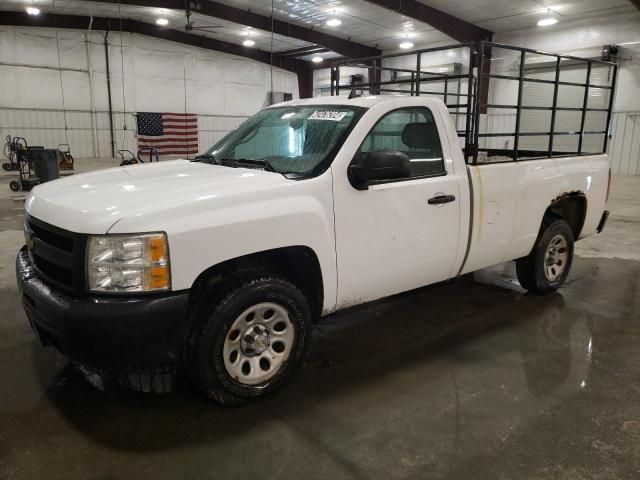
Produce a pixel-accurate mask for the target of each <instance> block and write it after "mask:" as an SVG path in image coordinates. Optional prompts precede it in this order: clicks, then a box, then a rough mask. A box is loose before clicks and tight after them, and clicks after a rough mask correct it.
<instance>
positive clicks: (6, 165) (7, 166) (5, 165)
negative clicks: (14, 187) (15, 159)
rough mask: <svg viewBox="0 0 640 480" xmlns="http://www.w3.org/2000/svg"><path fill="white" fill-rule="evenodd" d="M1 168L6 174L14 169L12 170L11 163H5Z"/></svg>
mask: <svg viewBox="0 0 640 480" xmlns="http://www.w3.org/2000/svg"><path fill="white" fill-rule="evenodd" d="M2 168H3V169H4V170H6V171H7V172H10V171H12V170H13V169H14V168H13V164H12V163H9V162H7V163H3V164H2Z"/></svg>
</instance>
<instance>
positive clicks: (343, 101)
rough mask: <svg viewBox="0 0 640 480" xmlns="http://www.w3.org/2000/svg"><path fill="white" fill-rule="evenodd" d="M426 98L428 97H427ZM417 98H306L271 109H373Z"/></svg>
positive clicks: (413, 100) (279, 104)
mask: <svg viewBox="0 0 640 480" xmlns="http://www.w3.org/2000/svg"><path fill="white" fill-rule="evenodd" d="M425 98H426V97H425ZM415 99H416V97H411V96H407V95H404V96H398V95H367V96H362V97H356V98H351V99H349V98H346V97H338V96H334V97H316V98H305V99H301V100H290V101H288V102H282V103H276V104H274V105H271V106H270V107H269V108H273V107H288V106H292V107H297V106H299V105H353V106H354V107H365V108H371V107H373V106H374V105H377V104H378V103H383V102H394V103H396V104H397V103H400V104H402V103H404V102H406V103H407V104H409V103H410V104H415Z"/></svg>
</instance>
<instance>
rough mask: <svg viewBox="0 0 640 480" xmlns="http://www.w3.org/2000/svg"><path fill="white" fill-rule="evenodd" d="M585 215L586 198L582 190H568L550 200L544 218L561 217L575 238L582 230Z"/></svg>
mask: <svg viewBox="0 0 640 480" xmlns="http://www.w3.org/2000/svg"><path fill="white" fill-rule="evenodd" d="M586 215H587V198H586V197H585V196H584V193H582V192H569V193H565V194H562V195H560V196H559V197H557V198H556V199H554V200H553V202H551V205H549V207H548V208H547V210H546V212H545V213H544V218H545V219H547V218H561V219H563V220H564V221H565V222H567V223H568V224H569V226H570V227H571V231H572V232H573V238H574V239H577V238H578V236H579V235H580V232H581V231H582V227H583V225H584V219H585V216H586Z"/></svg>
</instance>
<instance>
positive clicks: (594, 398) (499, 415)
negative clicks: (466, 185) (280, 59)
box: [0, 177, 640, 480]
mask: <svg viewBox="0 0 640 480" xmlns="http://www.w3.org/2000/svg"><path fill="white" fill-rule="evenodd" d="M0 180H5V179H0ZM2 183H6V182H4V181H3V182H2ZM2 187H4V186H3V185H0V188H2ZM7 190H8V188H7ZM21 202H22V200H21V198H20V195H8V194H4V193H3V194H2V195H0V478H1V479H31V478H33V479H36V478H38V479H40V478H45V477H46V478H48V479H69V478H82V479H96V480H97V479H101V480H106V479H115V478H158V479H164V478H167V479H177V478H186V479H196V478H198V479H199V478H212V479H213V478H215V479H223V478H236V479H251V478H261V479H265V478H287V477H288V478H292V479H296V478H323V479H326V478H330V479H342V478H345V479H347V478H349V479H369V478H371V479H385V480H386V479H412V478H415V479H426V478H428V479H455V480H463V479H474V480H475V479H505V480H514V479H518V480H529V479H531V480H533V479H536V480H538V479H571V480H582V479H626V478H629V479H637V478H640V402H638V398H639V396H640V383H639V379H640V241H639V240H640V177H634V178H623V177H619V178H615V179H614V184H613V194H612V199H611V202H610V208H611V210H612V211H613V213H612V216H611V219H610V223H609V225H608V227H607V229H606V230H605V232H604V233H603V234H602V235H600V236H598V237H595V238H593V239H589V240H585V241H583V242H580V244H579V246H578V248H577V253H578V255H579V258H577V259H576V261H575V263H574V268H573V271H572V273H571V275H570V277H569V280H568V283H567V284H566V286H565V287H564V288H562V289H561V290H560V292H559V293H557V294H554V295H550V296H546V297H535V296H530V295H525V294H523V293H522V290H521V289H520V287H519V286H518V284H517V282H516V281H515V279H514V271H513V265H512V264H505V265H500V266H498V267H495V268H492V269H488V270H485V271H482V272H479V273H477V274H476V275H475V278H469V277H467V278H464V279H460V280H457V281H455V282H451V283H448V284H444V285H438V286H433V287H428V288H424V289H421V290H418V291H415V292H411V293H407V294H403V295H399V296H396V297H393V298H391V299H387V300H385V301H381V302H376V303H374V304H371V305H368V306H366V307H364V308H360V309H358V310H353V311H349V312H347V313H343V314H340V315H336V316H333V317H330V318H327V319H325V320H324V321H322V322H321V323H320V324H319V325H318V326H317V327H316V328H315V330H314V335H313V347H312V351H311V353H310V356H309V359H308V360H307V361H306V363H305V364H304V365H303V366H302V368H301V369H300V370H299V371H298V373H297V374H296V375H295V376H294V378H293V380H292V382H290V383H289V384H288V385H287V386H286V387H285V388H283V389H281V390H280V391H279V392H277V393H276V394H274V395H273V396H271V397H269V398H267V399H265V400H264V401H261V402H259V403H256V404H253V405H250V406H248V407H244V408H239V409H229V408H223V407H220V406H218V405H217V404H215V403H212V402H209V401H207V400H206V399H204V398H202V397H201V396H200V395H199V394H198V393H196V392H195V391H194V390H192V388H191V387H190V386H189V385H188V384H186V383H184V382H183V383H182V384H181V385H180V386H179V388H178V391H177V392H176V393H174V394H170V395H145V394H135V393H131V392H124V391H101V390H99V389H96V388H94V387H92V386H91V385H90V382H88V381H87V380H89V381H92V380H93V381H94V383H96V382H95V380H96V379H91V378H88V379H87V377H86V376H85V375H83V374H82V373H81V372H80V371H78V370H77V369H76V368H74V367H73V366H72V365H69V364H68V363H67V362H66V361H65V359H64V358H63V357H61V356H60V355H59V354H57V353H56V352H54V351H52V350H50V349H43V348H41V347H40V346H38V345H37V344H36V342H35V340H34V338H33V335H32V334H31V331H30V329H29V327H28V325H27V321H26V318H25V315H24V313H23V311H22V309H21V307H20V305H19V304H18V299H17V293H16V288H15V286H14V273H13V258H14V255H15V252H16V250H17V248H18V247H19V245H21V244H22V233H21V223H22V217H21Z"/></svg>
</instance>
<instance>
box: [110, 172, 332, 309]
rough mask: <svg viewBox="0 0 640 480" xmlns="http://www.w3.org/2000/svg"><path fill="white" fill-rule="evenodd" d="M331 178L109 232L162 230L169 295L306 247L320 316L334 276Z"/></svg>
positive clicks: (131, 221) (328, 303) (214, 201)
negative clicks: (277, 252) (275, 252)
mask: <svg viewBox="0 0 640 480" xmlns="http://www.w3.org/2000/svg"><path fill="white" fill-rule="evenodd" d="M330 182H331V178H330V175H326V174H325V175H322V176H320V177H317V178H314V179H308V180H302V181H299V182H292V183H291V184H289V185H287V187H285V188H280V189H277V190H269V191H258V192H246V193H245V194H244V195H241V196H238V195H234V196H233V197H229V198H222V199H221V198H211V199H209V201H201V202H196V203H195V204H190V205H188V206H176V207H174V208H171V209H170V210H169V211H167V210H164V211H161V212H150V213H145V214H143V215H141V216H139V217H133V218H123V219H122V220H121V221H119V222H118V223H116V224H115V225H114V227H113V228H112V229H111V230H110V232H109V233H132V232H145V231H164V232H166V233H167V236H168V240H169V254H170V258H171V281H172V290H184V289H189V288H191V286H192V285H193V283H194V282H195V280H196V279H197V278H198V276H199V275H200V274H201V273H202V272H204V271H205V270H207V269H209V268H210V267H212V266H215V265H217V264H220V263H222V262H224V261H227V260H231V259H234V258H239V257H242V256H245V255H249V254H252V253H258V252H262V251H265V250H272V249H276V248H282V247H290V246H304V247H308V248H310V249H311V250H313V252H314V253H315V254H316V256H317V258H318V262H319V264H320V269H321V272H322V282H323V289H324V304H323V311H324V312H329V311H332V310H333V309H334V308H335V302H336V287H337V272H336V261H335V235H334V228H333V225H334V223H333V199H332V193H331V183H330Z"/></svg>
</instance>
